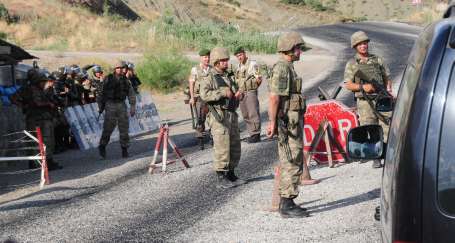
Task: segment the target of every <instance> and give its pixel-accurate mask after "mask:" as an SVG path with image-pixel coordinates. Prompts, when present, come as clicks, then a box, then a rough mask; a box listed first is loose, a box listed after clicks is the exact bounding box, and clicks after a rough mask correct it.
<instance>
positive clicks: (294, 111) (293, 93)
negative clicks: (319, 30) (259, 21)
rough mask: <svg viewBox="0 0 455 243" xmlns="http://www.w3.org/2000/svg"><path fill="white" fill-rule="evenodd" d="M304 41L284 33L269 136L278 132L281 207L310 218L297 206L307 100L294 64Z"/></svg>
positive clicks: (271, 97)
mask: <svg viewBox="0 0 455 243" xmlns="http://www.w3.org/2000/svg"><path fill="white" fill-rule="evenodd" d="M304 45H305V42H304V41H303V39H302V37H301V36H300V34H299V33H297V32H289V33H284V34H282V35H281V36H280V37H279V39H278V45H277V49H278V52H279V53H280V54H281V59H280V60H279V61H278V62H277V63H276V64H275V65H274V67H273V71H272V77H271V80H270V87H269V91H270V94H269V119H270V122H269V125H268V127H267V136H268V137H269V138H272V137H273V136H274V135H275V134H276V133H277V129H278V155H279V159H280V172H281V177H280V187H279V192H280V206H279V212H280V214H281V216H282V217H285V218H300V217H308V216H309V213H308V212H307V211H306V209H305V208H301V207H299V206H298V205H296V204H295V202H294V198H296V197H297V196H298V195H299V190H298V185H299V180H300V175H301V174H302V169H303V154H302V148H303V144H302V131H303V121H302V119H303V114H304V112H305V108H306V107H305V100H304V97H303V95H302V79H301V78H299V77H298V76H297V73H296V72H295V70H294V65H293V62H295V61H298V60H299V59H300V54H301V52H302V48H303V47H304Z"/></svg>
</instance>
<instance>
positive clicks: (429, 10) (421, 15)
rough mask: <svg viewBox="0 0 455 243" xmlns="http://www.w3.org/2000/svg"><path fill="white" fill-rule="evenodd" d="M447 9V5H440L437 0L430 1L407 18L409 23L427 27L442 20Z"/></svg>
mask: <svg viewBox="0 0 455 243" xmlns="http://www.w3.org/2000/svg"><path fill="white" fill-rule="evenodd" d="M446 9H447V4H445V3H440V2H439V1H436V0H429V1H427V2H426V3H425V5H424V6H422V7H421V8H419V9H416V10H415V11H414V12H413V13H412V14H410V15H409V16H408V17H407V21H409V22H413V23H418V24H421V25H426V24H429V23H431V22H434V21H437V20H440V19H441V18H442V15H443V14H444V12H445V10H446Z"/></svg>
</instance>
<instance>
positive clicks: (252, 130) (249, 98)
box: [240, 90, 261, 136]
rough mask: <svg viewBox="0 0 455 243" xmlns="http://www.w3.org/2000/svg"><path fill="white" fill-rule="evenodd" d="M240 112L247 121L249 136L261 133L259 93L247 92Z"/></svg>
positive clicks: (241, 103) (254, 91)
mask: <svg viewBox="0 0 455 243" xmlns="http://www.w3.org/2000/svg"><path fill="white" fill-rule="evenodd" d="M240 111H241V112H242V116H243V120H245V123H246V127H247V129H248V134H250V136H251V135H255V134H260V133H261V116H260V114H259V99H258V91H257V90H251V91H248V92H245V96H244V97H243V99H242V100H241V101H240Z"/></svg>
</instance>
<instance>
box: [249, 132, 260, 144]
mask: <svg viewBox="0 0 455 243" xmlns="http://www.w3.org/2000/svg"><path fill="white" fill-rule="evenodd" d="M260 141H261V134H253V135H251V136H250V137H249V138H248V139H247V142H248V143H258V142H260Z"/></svg>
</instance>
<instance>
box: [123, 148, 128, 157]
mask: <svg viewBox="0 0 455 243" xmlns="http://www.w3.org/2000/svg"><path fill="white" fill-rule="evenodd" d="M128 156H129V154H128V148H126V147H122V158H128Z"/></svg>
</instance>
